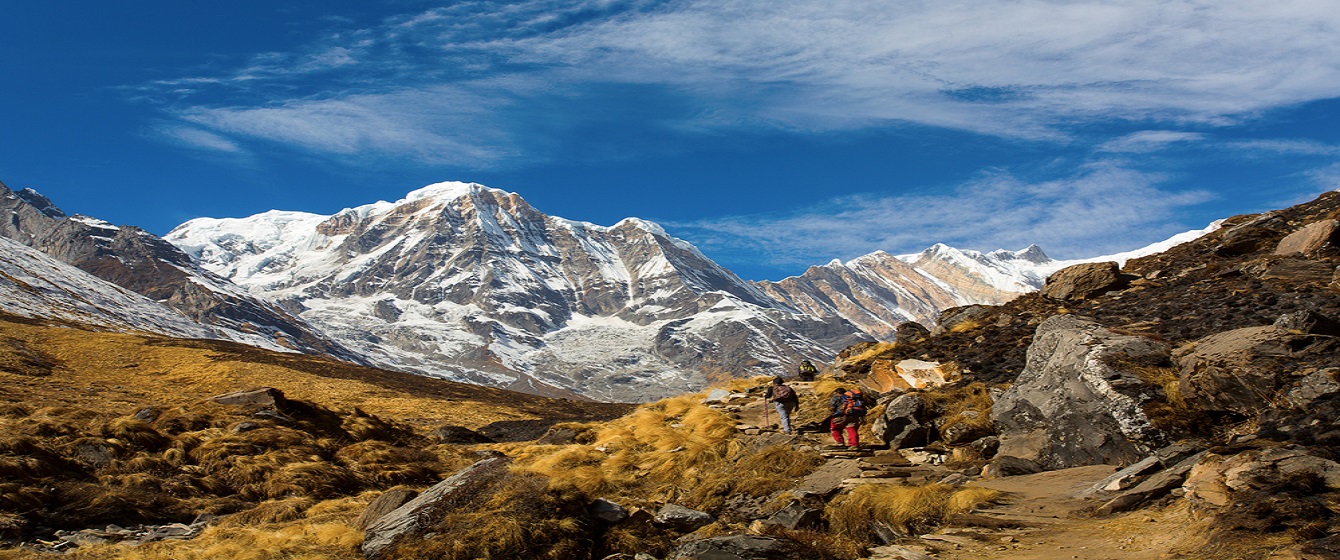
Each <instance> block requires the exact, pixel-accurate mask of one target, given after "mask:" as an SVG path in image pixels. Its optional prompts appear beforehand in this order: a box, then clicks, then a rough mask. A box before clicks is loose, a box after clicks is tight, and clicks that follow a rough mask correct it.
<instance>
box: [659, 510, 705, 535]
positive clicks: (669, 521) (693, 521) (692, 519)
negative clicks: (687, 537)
mask: <svg viewBox="0 0 1340 560" xmlns="http://www.w3.org/2000/svg"><path fill="white" fill-rule="evenodd" d="M655 521H656V523H657V524H659V525H665V526H667V527H670V528H672V529H674V530H676V531H681V532H684V533H691V532H693V531H696V530H698V528H700V527H702V526H704V525H707V524H709V523H711V522H713V521H716V518H715V517H712V514H710V513H707V512H704V511H698V510H696V509H689V508H686V507H684V506H681V505H678V504H666V505H664V506H662V507H661V509H660V510H659V511H657V512H656V518H655Z"/></svg>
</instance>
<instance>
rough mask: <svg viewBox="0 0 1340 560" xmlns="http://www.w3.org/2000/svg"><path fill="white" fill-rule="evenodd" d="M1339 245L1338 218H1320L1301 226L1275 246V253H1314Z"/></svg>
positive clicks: (1339, 229) (1329, 249) (1330, 249)
mask: <svg viewBox="0 0 1340 560" xmlns="http://www.w3.org/2000/svg"><path fill="white" fill-rule="evenodd" d="M1338 245H1340V220H1320V221H1316V222H1313V223H1311V224H1308V225H1306V226H1303V227H1302V228H1301V229H1299V230H1298V231H1295V232H1293V233H1291V234H1289V235H1287V236H1285V237H1284V239H1281V240H1280V243H1279V245H1278V246H1277V247H1276V248H1275V254H1276V255H1295V254H1302V255H1315V254H1317V253H1321V252H1323V251H1333V250H1334V249H1336V247H1337V246H1338Z"/></svg>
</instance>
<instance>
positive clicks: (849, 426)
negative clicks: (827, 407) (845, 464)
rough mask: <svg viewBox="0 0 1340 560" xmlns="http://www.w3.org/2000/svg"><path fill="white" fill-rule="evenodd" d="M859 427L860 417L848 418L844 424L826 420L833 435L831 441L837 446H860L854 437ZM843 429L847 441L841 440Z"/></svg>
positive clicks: (830, 419)
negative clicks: (845, 432)
mask: <svg viewBox="0 0 1340 560" xmlns="http://www.w3.org/2000/svg"><path fill="white" fill-rule="evenodd" d="M860 425H861V417H860V416H848V417H847V421H846V422H845V423H840V422H834V421H833V419H832V418H829V419H828V427H829V430H831V431H832V433H833V441H836V442H837V443H838V445H850V446H853V447H855V446H858V445H861V442H860V440H859V439H858V437H857V435H856V429H857V428H858V427H860ZM844 428H845V429H846V431H847V441H843V440H842V430H843V429H844Z"/></svg>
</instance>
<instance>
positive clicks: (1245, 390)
mask: <svg viewBox="0 0 1340 560" xmlns="http://www.w3.org/2000/svg"><path fill="white" fill-rule="evenodd" d="M1298 339H1299V335H1295V334H1293V333H1291V332H1289V331H1288V330H1285V329H1282V328H1280V327H1276V326H1273V325H1271V326H1265V327H1247V328H1242V329H1235V330H1231V331H1227V332H1222V333H1217V334H1213V335H1210V336H1207V337H1205V338H1202V339H1200V340H1198V341H1196V342H1195V344H1193V345H1191V346H1189V347H1186V348H1183V349H1180V350H1178V351H1177V352H1176V353H1175V354H1174V355H1173V359H1174V360H1175V361H1176V363H1177V364H1178V366H1179V367H1180V372H1179V374H1178V376H1179V382H1178V384H1179V388H1180V389H1181V392H1182V396H1183V397H1184V398H1186V399H1187V401H1188V402H1189V403H1192V404H1193V405H1195V406H1198V407H1200V408H1202V409H1204V410H1207V411H1211V412H1232V413H1237V414H1243V415H1255V414H1256V413H1259V412H1261V411H1262V410H1263V409H1265V408H1267V407H1269V406H1271V403H1270V401H1271V399H1272V398H1274V396H1275V392H1276V391H1277V390H1278V389H1279V388H1280V386H1281V385H1282V384H1283V376H1284V375H1285V374H1284V372H1285V371H1287V370H1288V368H1286V367H1284V366H1283V365H1282V364H1283V362H1284V361H1286V360H1285V359H1286V358H1288V357H1289V356H1290V354H1292V353H1293V347H1294V344H1295V343H1296V342H1297V341H1298Z"/></svg>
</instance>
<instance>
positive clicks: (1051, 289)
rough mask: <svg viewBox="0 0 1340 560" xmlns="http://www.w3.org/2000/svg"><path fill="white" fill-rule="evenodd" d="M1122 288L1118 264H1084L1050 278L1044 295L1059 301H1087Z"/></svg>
mask: <svg viewBox="0 0 1340 560" xmlns="http://www.w3.org/2000/svg"><path fill="white" fill-rule="evenodd" d="M1121 286H1122V279H1121V269H1120V268H1119V267H1118V266H1117V263H1115V262H1105V263H1084V264H1077V265H1074V266H1070V267H1066V268H1063V269H1061V270H1058V271H1056V272H1055V273H1054V274H1052V275H1051V276H1048V277H1047V283H1046V284H1044V285H1043V286H1042V295H1043V296H1045V297H1049V298H1052V299H1059V300H1071V299H1087V298H1091V297H1093V296H1096V295H1098V294H1102V293H1105V292H1109V291H1112V290H1115V289H1117V288H1120V287H1121Z"/></svg>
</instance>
